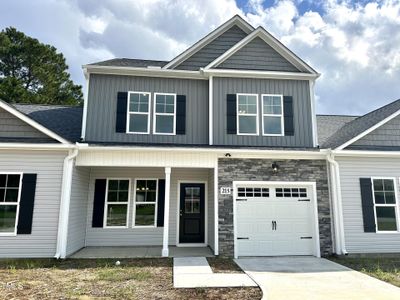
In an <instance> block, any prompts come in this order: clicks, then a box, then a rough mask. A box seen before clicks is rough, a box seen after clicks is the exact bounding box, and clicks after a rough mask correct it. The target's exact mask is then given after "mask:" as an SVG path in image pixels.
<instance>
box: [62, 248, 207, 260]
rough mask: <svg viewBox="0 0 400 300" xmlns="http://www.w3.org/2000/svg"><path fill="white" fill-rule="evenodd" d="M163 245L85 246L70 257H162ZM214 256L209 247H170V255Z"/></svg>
mask: <svg viewBox="0 0 400 300" xmlns="http://www.w3.org/2000/svg"><path fill="white" fill-rule="evenodd" d="M161 250H162V247H161V246H143V247H85V248H82V249H81V250H79V251H78V252H75V253H74V254H72V255H71V256H70V257H69V258H139V257H140V258H143V257H153V258H154V257H161ZM200 256H202V257H213V256H214V253H213V251H212V250H211V249H210V248H209V247H174V246H171V247H169V257H200Z"/></svg>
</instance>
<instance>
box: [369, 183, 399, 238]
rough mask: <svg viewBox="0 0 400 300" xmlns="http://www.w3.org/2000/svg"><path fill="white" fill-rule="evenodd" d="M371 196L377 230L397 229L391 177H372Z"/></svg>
mask: <svg viewBox="0 0 400 300" xmlns="http://www.w3.org/2000/svg"><path fill="white" fill-rule="evenodd" d="M372 183H373V185H372V186H373V197H374V206H375V224H376V229H377V231H397V214H398V212H397V203H396V202H397V200H396V192H395V188H396V187H395V181H394V179H393V178H384V179H381V178H374V179H373V180H372Z"/></svg>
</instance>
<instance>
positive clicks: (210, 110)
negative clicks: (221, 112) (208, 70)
mask: <svg viewBox="0 0 400 300" xmlns="http://www.w3.org/2000/svg"><path fill="white" fill-rule="evenodd" d="M213 92H214V90H213V76H212V75H211V76H210V77H209V79H208V144H209V145H212V144H213V143H214V137H213V135H214V132H213V123H214V122H213V121H214V120H213V111H214V109H213V105H214V101H213Z"/></svg>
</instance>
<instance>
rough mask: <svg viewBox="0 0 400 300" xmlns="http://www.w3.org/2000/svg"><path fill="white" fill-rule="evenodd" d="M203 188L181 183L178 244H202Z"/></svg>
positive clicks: (198, 184) (203, 220) (201, 184)
mask: <svg viewBox="0 0 400 300" xmlns="http://www.w3.org/2000/svg"><path fill="white" fill-rule="evenodd" d="M204 193H205V186H204V184H203V183H182V184H181V187H180V219H179V243H204V242H205V240H204V228H205V226H204V224H205V217H204V216H205V203H204V201H205V198H204Z"/></svg>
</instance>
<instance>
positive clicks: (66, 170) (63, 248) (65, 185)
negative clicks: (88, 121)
mask: <svg viewBox="0 0 400 300" xmlns="http://www.w3.org/2000/svg"><path fill="white" fill-rule="evenodd" d="M77 155H78V149H77V148H75V149H73V150H70V151H69V155H68V156H66V157H65V159H64V165H63V177H62V186H61V201H60V210H59V211H60V214H59V218H58V234H57V249H56V254H55V255H54V257H55V258H57V259H59V258H65V257H66V252H67V236H68V221H69V207H70V202H71V185H72V172H73V165H74V159H75V157H76V156H77Z"/></svg>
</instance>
